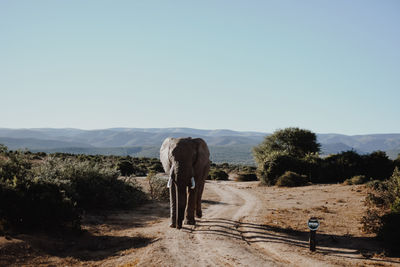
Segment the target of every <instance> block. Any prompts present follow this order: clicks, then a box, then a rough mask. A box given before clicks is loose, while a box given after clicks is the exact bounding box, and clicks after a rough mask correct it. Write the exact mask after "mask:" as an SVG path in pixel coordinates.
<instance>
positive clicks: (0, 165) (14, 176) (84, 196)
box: [0, 152, 146, 231]
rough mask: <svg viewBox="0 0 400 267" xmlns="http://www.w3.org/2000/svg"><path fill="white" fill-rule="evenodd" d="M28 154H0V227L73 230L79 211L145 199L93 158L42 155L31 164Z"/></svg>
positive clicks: (77, 221)
mask: <svg viewBox="0 0 400 267" xmlns="http://www.w3.org/2000/svg"><path fill="white" fill-rule="evenodd" d="M31 156H32V155H30V154H29V153H20V152H12V153H11V152H3V153H2V155H1V156H0V222H1V226H0V228H2V229H3V231H4V228H7V227H8V228H10V227H11V228H18V229H29V228H36V229H37V228H43V229H49V228H57V227H73V228H79V226H80V219H81V218H80V215H81V214H82V212H83V211H89V212H90V211H95V210H100V209H101V210H104V209H123V208H130V207H133V206H135V205H138V204H139V203H142V202H143V201H145V200H146V196H145V194H144V193H143V192H142V191H141V190H140V188H139V187H138V186H137V185H136V184H135V183H134V182H132V181H124V180H121V179H118V177H119V175H120V174H119V172H118V171H117V170H115V169H113V168H111V167H110V165H107V164H104V163H103V164H102V165H100V164H99V163H96V158H95V157H93V158H86V159H85V160H83V158H79V159H78V158H76V157H68V156H67V157H65V159H64V160H62V159H55V158H48V159H46V160H45V161H44V162H43V163H40V164H36V165H37V166H35V167H32V165H31V163H30V161H29V160H28V159H29V158H30V157H31Z"/></svg>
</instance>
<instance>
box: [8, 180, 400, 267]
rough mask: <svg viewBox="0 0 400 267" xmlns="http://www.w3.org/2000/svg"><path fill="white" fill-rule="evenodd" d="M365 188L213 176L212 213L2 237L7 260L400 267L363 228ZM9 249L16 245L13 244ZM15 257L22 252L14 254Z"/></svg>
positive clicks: (157, 208)
mask: <svg viewBox="0 0 400 267" xmlns="http://www.w3.org/2000/svg"><path fill="white" fill-rule="evenodd" d="M364 198H365V192H364V189H363V187H361V186H343V185H315V186H308V187H299V188H290V189H286V188H276V187H259V186H257V183H256V182H250V183H249V182H247V183H246V182H243V183H238V182H233V181H224V182H215V181H212V182H207V183H206V189H205V195H204V197H203V203H204V207H205V209H204V212H203V214H204V217H203V218H202V219H199V220H197V223H196V226H187V225H185V226H184V227H183V229H181V230H176V229H171V228H169V227H168V225H169V219H168V216H169V207H168V204H167V203H165V204H163V203H153V204H149V205H145V206H143V207H141V208H140V209H138V210H135V211H131V212H125V213H115V214H108V215H107V216H88V217H87V218H86V219H85V222H84V223H85V228H86V230H87V234H86V235H85V236H83V237H81V238H80V239H79V240H75V239H67V240H65V237H63V238H58V239H57V238H49V237H38V236H35V237H33V236H26V235H20V236H16V237H13V238H12V239H11V240H5V239H4V238H3V239H2V240H0V251H2V252H3V253H4V251H6V252H7V251H8V256H7V257H5V256H4V255H5V254H1V255H0V256H2V257H3V261H2V259H1V258H0V265H2V264H3V265H4V264H5V265H21V264H32V265H45V266H49V265H57V266H60V265H64V266H65V265H69V266H71V265H85V266H283V265H286V266H287V265H289V266H345V265H346V266H357V265H358V266H395V265H399V266H400V259H399V258H387V257H384V256H383V255H379V249H377V248H378V247H379V244H378V243H376V241H374V240H373V239H372V238H370V237H369V236H366V235H363V234H362V233H361V232H360V230H359V219H360V217H361V216H362V214H363V200H364ZM310 216H316V217H318V218H320V221H321V230H320V231H319V233H318V242H319V243H318V248H317V251H316V252H314V253H312V252H310V251H309V250H308V231H307V227H306V223H305V222H306V220H307V219H308V218H309V217H310ZM7 249H8V250H7ZM12 255H14V256H12Z"/></svg>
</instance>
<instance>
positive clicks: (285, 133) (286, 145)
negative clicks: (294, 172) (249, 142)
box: [253, 127, 321, 164]
mask: <svg viewBox="0 0 400 267" xmlns="http://www.w3.org/2000/svg"><path fill="white" fill-rule="evenodd" d="M320 147H321V145H320V144H319V143H317V136H316V135H315V133H313V132H311V131H309V130H306V129H300V128H293V127H291V128H285V129H281V130H277V131H275V132H274V133H273V134H272V135H269V136H266V137H265V139H264V141H263V142H262V143H261V144H260V145H258V146H256V147H254V148H253V155H254V158H255V160H256V162H257V163H259V164H263V163H264V162H265V159H266V158H267V157H268V155H269V154H271V153H272V152H284V153H287V154H288V155H289V156H292V157H296V158H303V157H305V156H306V155H307V154H309V153H318V152H320Z"/></svg>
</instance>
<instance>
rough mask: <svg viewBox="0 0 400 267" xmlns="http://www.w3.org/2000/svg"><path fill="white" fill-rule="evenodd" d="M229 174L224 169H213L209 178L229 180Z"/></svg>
mask: <svg viewBox="0 0 400 267" xmlns="http://www.w3.org/2000/svg"><path fill="white" fill-rule="evenodd" d="M228 177H229V175H228V174H227V173H226V172H225V171H223V170H211V171H210V173H209V174H208V179H211V180H228Z"/></svg>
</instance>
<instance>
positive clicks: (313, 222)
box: [307, 218, 319, 251]
mask: <svg viewBox="0 0 400 267" xmlns="http://www.w3.org/2000/svg"><path fill="white" fill-rule="evenodd" d="M307 225H308V228H309V229H310V250H311V251H315V249H316V245H317V241H316V236H317V229H318V227H319V221H318V219H317V218H310V219H309V220H308V223H307Z"/></svg>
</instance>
